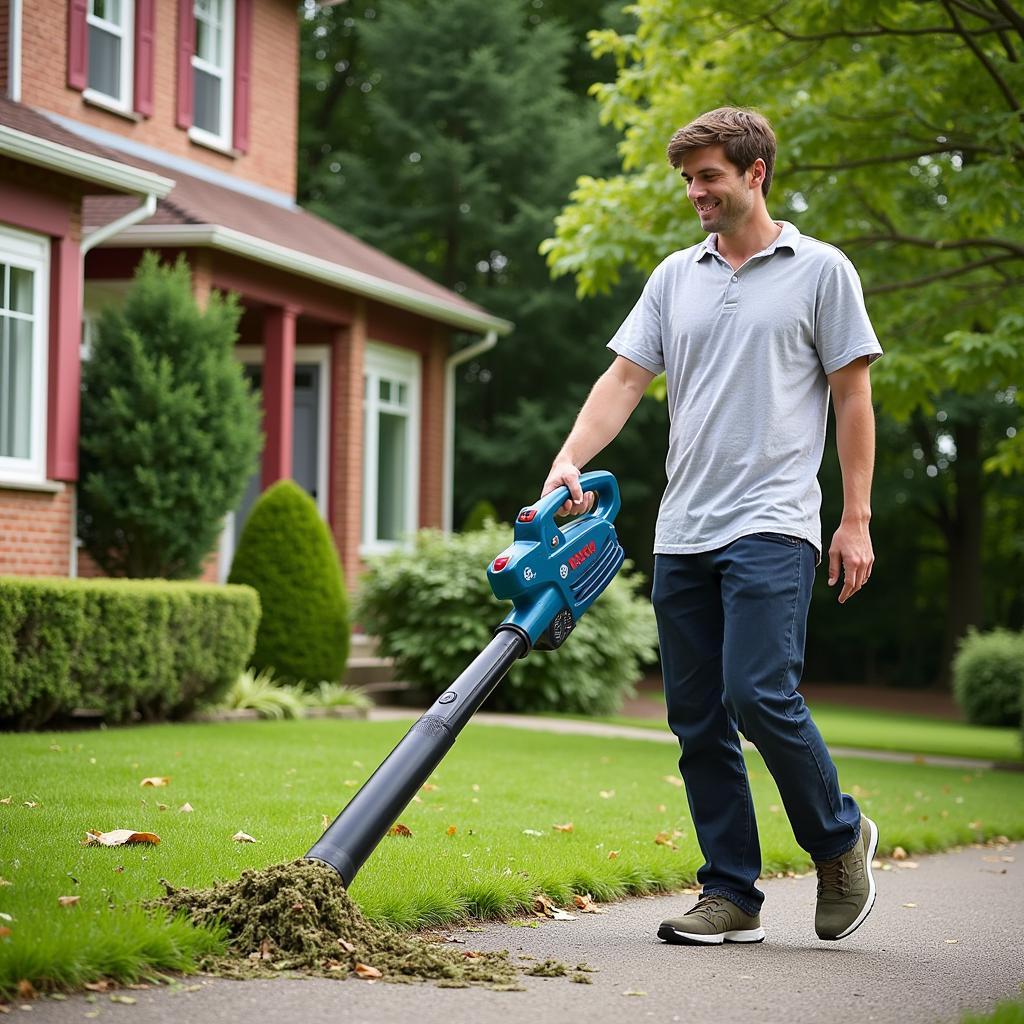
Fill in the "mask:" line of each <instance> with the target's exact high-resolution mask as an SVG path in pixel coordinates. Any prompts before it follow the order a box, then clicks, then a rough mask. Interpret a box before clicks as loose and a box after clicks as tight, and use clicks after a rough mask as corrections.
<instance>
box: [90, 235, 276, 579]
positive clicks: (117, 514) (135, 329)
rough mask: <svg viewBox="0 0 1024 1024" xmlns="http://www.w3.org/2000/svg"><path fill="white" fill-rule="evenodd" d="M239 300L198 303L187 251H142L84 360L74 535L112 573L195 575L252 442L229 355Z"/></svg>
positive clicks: (253, 455)
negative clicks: (173, 258)
mask: <svg viewBox="0 0 1024 1024" xmlns="http://www.w3.org/2000/svg"><path fill="white" fill-rule="evenodd" d="M240 312H241V311H240V308H239V305H238V302H237V300H236V299H235V297H234V296H230V295H229V296H227V297H224V296H221V295H219V294H218V293H216V292H214V293H212V294H211V295H210V299H209V302H208V303H207V306H206V309H205V310H200V309H199V307H198V306H197V305H196V301H195V298H194V297H193V294H192V277H191V272H190V271H189V268H188V264H187V263H186V262H185V259H184V257H179V259H178V261H177V262H176V263H175V264H174V266H173V267H172V266H161V265H160V263H159V259H158V257H157V255H156V254H155V253H152V252H147V253H145V254H144V255H143V258H142V260H141V261H140V263H139V266H138V269H137V270H136V273H135V280H134V283H133V285H132V287H131V289H130V290H129V292H128V294H127V296H126V297H125V301H124V305H123V307H121V308H113V307H110V308H107V309H106V310H104V311H103V313H102V315H101V316H100V318H99V321H98V324H97V328H96V335H95V341H94V343H93V348H92V352H91V353H90V357H89V359H88V360H86V362H85V363H84V364H83V367H82V413H81V442H80V443H81V483H80V486H79V489H78V501H79V505H78V510H79V525H78V530H79V536H80V537H81V538H82V540H83V542H84V544H85V547H86V549H87V550H88V552H89V554H90V555H92V557H93V558H94V559H95V560H96V562H97V563H98V564H99V565H100V566H101V567H102V569H103V570H104V571H105V572H106V573H108V574H109V575H111V576H133V577H148V576H163V577H167V578H169V579H188V578H191V577H195V576H198V575H199V572H200V569H201V566H202V563H203V560H204V559H205V558H206V556H207V555H208V554H209V553H210V552H211V551H212V550H213V547H214V545H215V543H216V541H217V536H218V534H219V533H220V529H221V526H222V523H223V519H224V516H225V514H226V513H227V512H228V511H229V510H230V509H232V508H233V507H234V506H235V505H236V504H237V503H238V500H239V499H240V498H241V496H242V491H243V490H244V489H245V484H246V481H247V480H248V478H249V476H250V474H251V473H252V472H253V469H254V467H255V464H256V460H257V457H258V454H259V450H260V426H259V424H260V413H259V405H258V402H257V399H256V398H255V397H254V396H253V395H252V394H251V393H250V391H249V387H248V385H247V384H246V382H245V379H244V377H243V375H242V368H241V366H240V365H239V363H238V362H237V361H236V360H235V359H234V357H233V355H232V347H233V345H234V342H235V338H236V336H237V334H236V327H237V324H238V318H239V315H240Z"/></svg>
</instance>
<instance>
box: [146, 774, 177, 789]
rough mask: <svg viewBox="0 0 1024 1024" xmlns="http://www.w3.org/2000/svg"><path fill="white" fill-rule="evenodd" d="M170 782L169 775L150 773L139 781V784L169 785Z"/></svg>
mask: <svg viewBox="0 0 1024 1024" xmlns="http://www.w3.org/2000/svg"><path fill="white" fill-rule="evenodd" d="M170 784H171V777H170V776H169V775H151V776H150V777H149V778H148V779H143V780H142V781H141V782H140V783H139V785H140V786H169V785H170Z"/></svg>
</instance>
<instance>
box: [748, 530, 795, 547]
mask: <svg viewBox="0 0 1024 1024" xmlns="http://www.w3.org/2000/svg"><path fill="white" fill-rule="evenodd" d="M754 536H755V537H761V538H763V539H764V540H770V541H773V542H774V543H776V544H785V545H786V547H790V548H798V547H799V546H800V538H799V537H791V536H790V535H789V534H788V533H755V534H754Z"/></svg>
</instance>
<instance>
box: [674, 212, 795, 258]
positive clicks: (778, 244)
mask: <svg viewBox="0 0 1024 1024" xmlns="http://www.w3.org/2000/svg"><path fill="white" fill-rule="evenodd" d="M775 223H776V224H781V225H782V231H781V232H780V233H779V237H778V238H776V239H775V241H774V242H772V244H771V245H769V246H768V248H766V249H763V250H762V251H761V252H759V253H758V255H759V256H770V255H771V254H772V253H774V252H775V250H776V249H789V250H790V252H794V253H795V252H796V251H797V249H799V247H800V232H799V231H798V230H797V228H796V225H794V224H790V223H789V221H787V220H777V221H776V222H775ZM717 252H718V235H717V234H710V235H708V237H707V238H705V239H704V241H703V242H701V243H700V244H699V245H698V246H697V247H696V249H695V250H694V253H693V262H694V263H699V262H700V261H701V260H702V259H703V258H704V257H705V256H707V254H708V253H716V254H717Z"/></svg>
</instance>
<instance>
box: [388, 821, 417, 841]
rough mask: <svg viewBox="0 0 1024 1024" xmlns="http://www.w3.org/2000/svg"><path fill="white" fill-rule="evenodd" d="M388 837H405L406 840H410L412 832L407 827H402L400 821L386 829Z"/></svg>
mask: <svg viewBox="0 0 1024 1024" xmlns="http://www.w3.org/2000/svg"><path fill="white" fill-rule="evenodd" d="M388 835H389V836H405V837H406V838H412V830H411V829H410V828H409V826H408V825H403V824H402V823H401V822H400V821H399V822H396V823H395V824H394V825H392V826H391V828H389V829H388Z"/></svg>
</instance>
